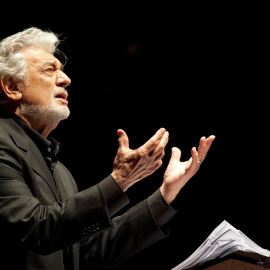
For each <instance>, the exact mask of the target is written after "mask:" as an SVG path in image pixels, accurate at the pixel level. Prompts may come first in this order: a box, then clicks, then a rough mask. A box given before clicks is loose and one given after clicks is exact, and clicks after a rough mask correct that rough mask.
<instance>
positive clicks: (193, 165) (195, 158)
mask: <svg viewBox="0 0 270 270" xmlns="http://www.w3.org/2000/svg"><path fill="white" fill-rule="evenodd" d="M214 139H215V136H213V135H212V136H209V137H208V138H207V139H206V138H205V137H202V138H201V139H200V143H199V148H198V151H197V150H196V147H193V148H192V149H191V157H190V159H189V160H188V161H180V159H181V151H180V149H178V148H177V147H173V148H172V154H171V159H170V162H169V164H168V167H167V169H166V171H165V173H164V179H163V183H162V185H161V187H160V191H161V194H162V195H163V197H164V199H165V200H166V202H167V203H168V204H170V203H171V202H172V201H173V200H174V199H175V197H176V196H177V194H178V193H179V191H180V190H181V189H182V187H183V186H184V185H185V184H186V183H187V182H188V181H189V179H190V178H191V177H192V176H193V175H194V174H195V173H196V172H197V171H198V170H199V168H200V166H201V164H202V162H203V161H204V159H205V157H206V155H207V152H208V150H209V149H210V147H211V145H212V142H213V141H214Z"/></svg>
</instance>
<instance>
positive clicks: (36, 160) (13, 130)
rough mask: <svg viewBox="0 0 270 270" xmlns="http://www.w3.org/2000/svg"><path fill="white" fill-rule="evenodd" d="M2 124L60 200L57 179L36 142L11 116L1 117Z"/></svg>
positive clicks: (29, 162)
mask: <svg viewBox="0 0 270 270" xmlns="http://www.w3.org/2000/svg"><path fill="white" fill-rule="evenodd" d="M0 124H1V125H2V126H3V127H4V128H5V130H6V131H7V132H8V134H9V136H10V137H11V138H12V140H13V142H14V144H15V145H16V146H17V147H18V148H19V149H21V150H23V151H24V152H25V156H26V158H27V159H28V164H29V165H30V166H32V168H33V170H34V171H35V172H36V173H37V174H39V175H40V176H41V177H42V178H43V179H44V181H45V182H46V183H47V184H48V185H49V187H50V188H51V190H52V192H53V194H54V196H55V199H56V200H58V201H59V200H60V195H59V193H58V191H57V188H56V184H55V180H54V178H53V176H52V174H51V172H50V170H49V168H48V166H47V164H46V162H45V160H44V157H43V156H42V154H41V152H40V150H39V149H38V147H37V146H36V144H35V143H34V142H33V141H32V140H31V138H30V137H29V136H28V135H27V134H26V132H25V131H24V130H23V129H22V128H21V127H20V126H19V125H18V124H17V123H16V122H15V121H14V120H13V119H12V118H11V117H0Z"/></svg>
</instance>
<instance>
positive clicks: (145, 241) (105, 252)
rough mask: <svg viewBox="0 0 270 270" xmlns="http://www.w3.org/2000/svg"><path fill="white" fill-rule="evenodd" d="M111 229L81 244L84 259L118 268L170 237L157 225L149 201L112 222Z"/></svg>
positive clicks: (136, 206)
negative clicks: (120, 264) (117, 266)
mask: <svg viewBox="0 0 270 270" xmlns="http://www.w3.org/2000/svg"><path fill="white" fill-rule="evenodd" d="M112 222H113V227H112V228H111V230H108V231H105V232H104V233H102V234H100V235H97V236H95V237H90V238H89V240H88V241H84V242H83V243H82V244H81V259H83V260H84V261H86V262H89V263H91V264H96V265H100V266H103V267H107V268H111V267H115V266H116V265H118V264H119V263H121V262H123V261H124V260H126V259H128V258H129V257H131V256H133V255H135V254H137V253H139V252H141V251H142V250H144V249H145V248H147V247H149V246H151V245H153V244H154V243H156V242H158V241H160V240H162V239H165V238H166V237H167V236H168V231H167V229H166V230H165V232H164V231H163V230H161V228H160V227H159V226H158V224H157V223H156V220H155V218H154V217H153V215H152V212H151V209H150V206H149V201H148V199H146V200H143V201H142V202H140V203H138V204H137V205H135V206H134V207H132V208H130V209H129V210H128V211H126V212H125V213H124V214H123V215H120V216H117V217H115V218H113V219H112Z"/></svg>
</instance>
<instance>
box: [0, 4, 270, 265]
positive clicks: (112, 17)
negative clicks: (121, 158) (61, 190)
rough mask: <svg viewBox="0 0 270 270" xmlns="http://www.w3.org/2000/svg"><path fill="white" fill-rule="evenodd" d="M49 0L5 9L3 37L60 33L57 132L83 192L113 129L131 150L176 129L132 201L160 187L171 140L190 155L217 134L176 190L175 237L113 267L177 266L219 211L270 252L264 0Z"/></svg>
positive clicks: (108, 151)
mask: <svg viewBox="0 0 270 270" xmlns="http://www.w3.org/2000/svg"><path fill="white" fill-rule="evenodd" d="M50 5H51V6H50V7H49V8H48V3H44V4H40V5H39V6H34V7H32V10H31V11H30V12H27V13H26V12H24V11H23V12H22V11H21V10H20V8H19V7H18V8H17V9H16V11H17V13H16V14H15V13H14V12H5V15H4V17H2V29H1V33H0V38H1V39H2V38H4V37H6V36H8V35H11V34H14V33H16V32H18V31H21V30H24V29H25V28H28V27H30V26H36V27H39V28H41V29H43V30H46V29H50V30H52V31H53V32H56V33H58V34H61V36H60V39H62V40H63V43H62V44H61V45H60V49H61V50H62V51H63V52H64V53H65V54H66V55H67V57H68V62H67V65H66V67H65V72H66V73H67V75H69V77H70V78H71V80H72V84H71V85H70V86H69V87H68V90H69V104H70V105H69V107H70V110H71V115H70V118H69V119H68V120H66V121H63V122H62V123H61V124H60V125H59V127H58V128H57V129H56V130H55V131H53V135H54V137H55V138H56V139H57V140H58V141H60V142H61V143H62V146H63V147H62V150H61V153H60V160H61V161H62V162H63V163H64V164H65V165H66V166H67V167H68V168H69V169H70V171H71V172H72V174H73V175H74V177H75V179H76V181H77V183H78V186H79V189H80V190H82V189H84V188H86V187H88V186H90V185H92V184H95V183H97V182H99V181H100V180H102V179H103V178H104V177H106V176H107V175H108V174H110V173H111V171H112V164H113V159H114V157H115V155H116V152H117V147H118V143H117V134H116V130H117V129H118V128H122V129H124V130H125V131H126V132H127V134H128V136H129V139H130V148H133V149H135V148H138V147H139V146H141V145H142V144H143V143H144V142H145V141H146V140H148V139H149V138H150V137H151V136H152V135H153V134H154V133H155V131H156V130H157V129H159V128H160V127H165V128H166V129H167V130H168V131H169V132H170V141H169V143H168V145H167V148H166V156H165V157H164V160H163V161H164V163H163V166H162V167H161V168H160V169H159V170H158V171H157V172H155V173H154V174H153V175H152V176H150V177H148V178H147V179H145V180H143V181H141V182H140V183H137V184H136V185H135V186H133V187H132V188H131V189H129V190H128V192H127V193H128V196H129V198H130V200H131V203H130V206H132V205H134V204H136V203H138V202H139V201H141V200H143V199H145V198H146V197H147V196H149V195H150V194H152V193H153V192H154V191H155V190H156V189H157V188H158V187H159V186H160V185H161V182H162V177H163V173H164V171H165V169H166V166H167V164H168V161H169V158H170V149H171V147H173V146H177V147H179V148H180V149H181V150H182V160H186V159H188V158H189V157H190V150H191V148H192V147H193V146H197V145H198V142H199V139H200V137H201V136H209V135H212V134H214V135H215V136H216V139H215V141H214V143H213V145H212V148H211V149H210V151H209V154H208V156H207V158H206V160H205V161H204V163H203V165H202V167H201V169H200V171H199V172H198V174H197V175H195V176H194V177H193V178H192V179H191V180H190V181H189V183H188V184H187V185H186V186H185V187H184V188H183V190H182V191H181V192H180V194H179V196H178V197H177V199H176V202H177V204H178V208H179V213H178V214H177V216H176V217H175V218H174V219H173V221H172V222H171V223H170V237H169V238H168V239H166V240H165V241H162V242H160V243H158V244H156V245H154V246H152V247H150V248H148V249H147V250H145V251H143V252H142V253H140V254H138V255H137V256H135V257H133V258H131V259H129V260H127V261H126V262H124V263H123V264H121V265H119V266H118V267H117V268H115V269H117V270H120V269H155V270H159V269H162V270H166V269H171V268H172V267H174V266H176V265H177V264H179V263H180V262H182V261H183V260H184V259H186V258H187V257H188V256H189V255H190V254H191V253H192V252H193V251H195V249H196V248H197V247H198V246H199V245H200V244H201V243H202V242H203V241H204V240H205V239H206V237H208V235H209V234H210V233H211V231H212V230H213V229H214V228H215V227H216V226H218V225H219V224H220V223H221V222H222V221H223V220H227V221H228V222H229V223H231V224H232V225H233V226H234V227H236V228H237V229H240V230H241V231H243V232H244V233H245V234H246V235H247V236H248V237H250V238H251V239H252V240H253V241H254V242H256V243H257V244H258V245H260V246H261V247H263V248H266V249H270V239H269V233H268V230H269V221H268V220H269V219H268V214H269V199H268V192H269V191H268V181H269V179H268V178H269V176H268V168H269V160H268V151H269V146H268V145H269V142H268V137H269V136H268V135H269V129H268V118H269V116H268V114H269V112H268V110H269V109H268V91H269V86H268V85H269V79H268V78H269V68H268V66H269V64H268V63H269V60H268V59H269V57H268V56H269V48H266V44H267V43H266V40H267V36H268V35H269V30H268V28H267V20H268V18H267V17H266V15H265V7H263V6H252V5H250V6H247V4H245V5H240V4H239V5H238V6H236V5H231V6H229V5H227V6H226V5H222V4H219V5H210V4H209V5H206V4H200V5H199V4H195V3H190V4H189V5H187V4H185V5H183V4H181V5H179V4H178V5H172V4H169V3H167V4H166V5H165V6H164V4H163V5H159V6H158V5H157V4H153V5H150V4H149V5H148V6H146V4H141V5H139V4H138V3H135V2H129V5H127V4H124V5H119V6H117V5H108V4H105V3H103V4H101V5H100V6H99V7H97V6H93V5H89V6H87V5H85V4H83V5H82V4H79V3H77V4H76V5H74V3H73V5H70V6H67V4H63V5H62V4H59V6H58V5H56V4H55V3H50ZM45 6H46V9H45ZM13 10H14V8H12V9H11V8H10V11H13ZM41 14H42V15H41ZM125 210H126V209H125ZM83 269H87V268H86V267H85V268H83ZM90 269H95V268H94V267H92V268H90ZM96 269H102V268H98V267H97V268H96Z"/></svg>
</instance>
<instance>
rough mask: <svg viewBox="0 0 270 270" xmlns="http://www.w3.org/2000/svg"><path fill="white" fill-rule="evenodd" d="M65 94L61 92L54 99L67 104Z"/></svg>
mask: <svg viewBox="0 0 270 270" xmlns="http://www.w3.org/2000/svg"><path fill="white" fill-rule="evenodd" d="M67 96H68V95H67V94H66V93H64V92H61V93H58V94H56V95H55V98H56V99H57V100H59V101H61V102H62V103H65V104H68V101H67Z"/></svg>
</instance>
